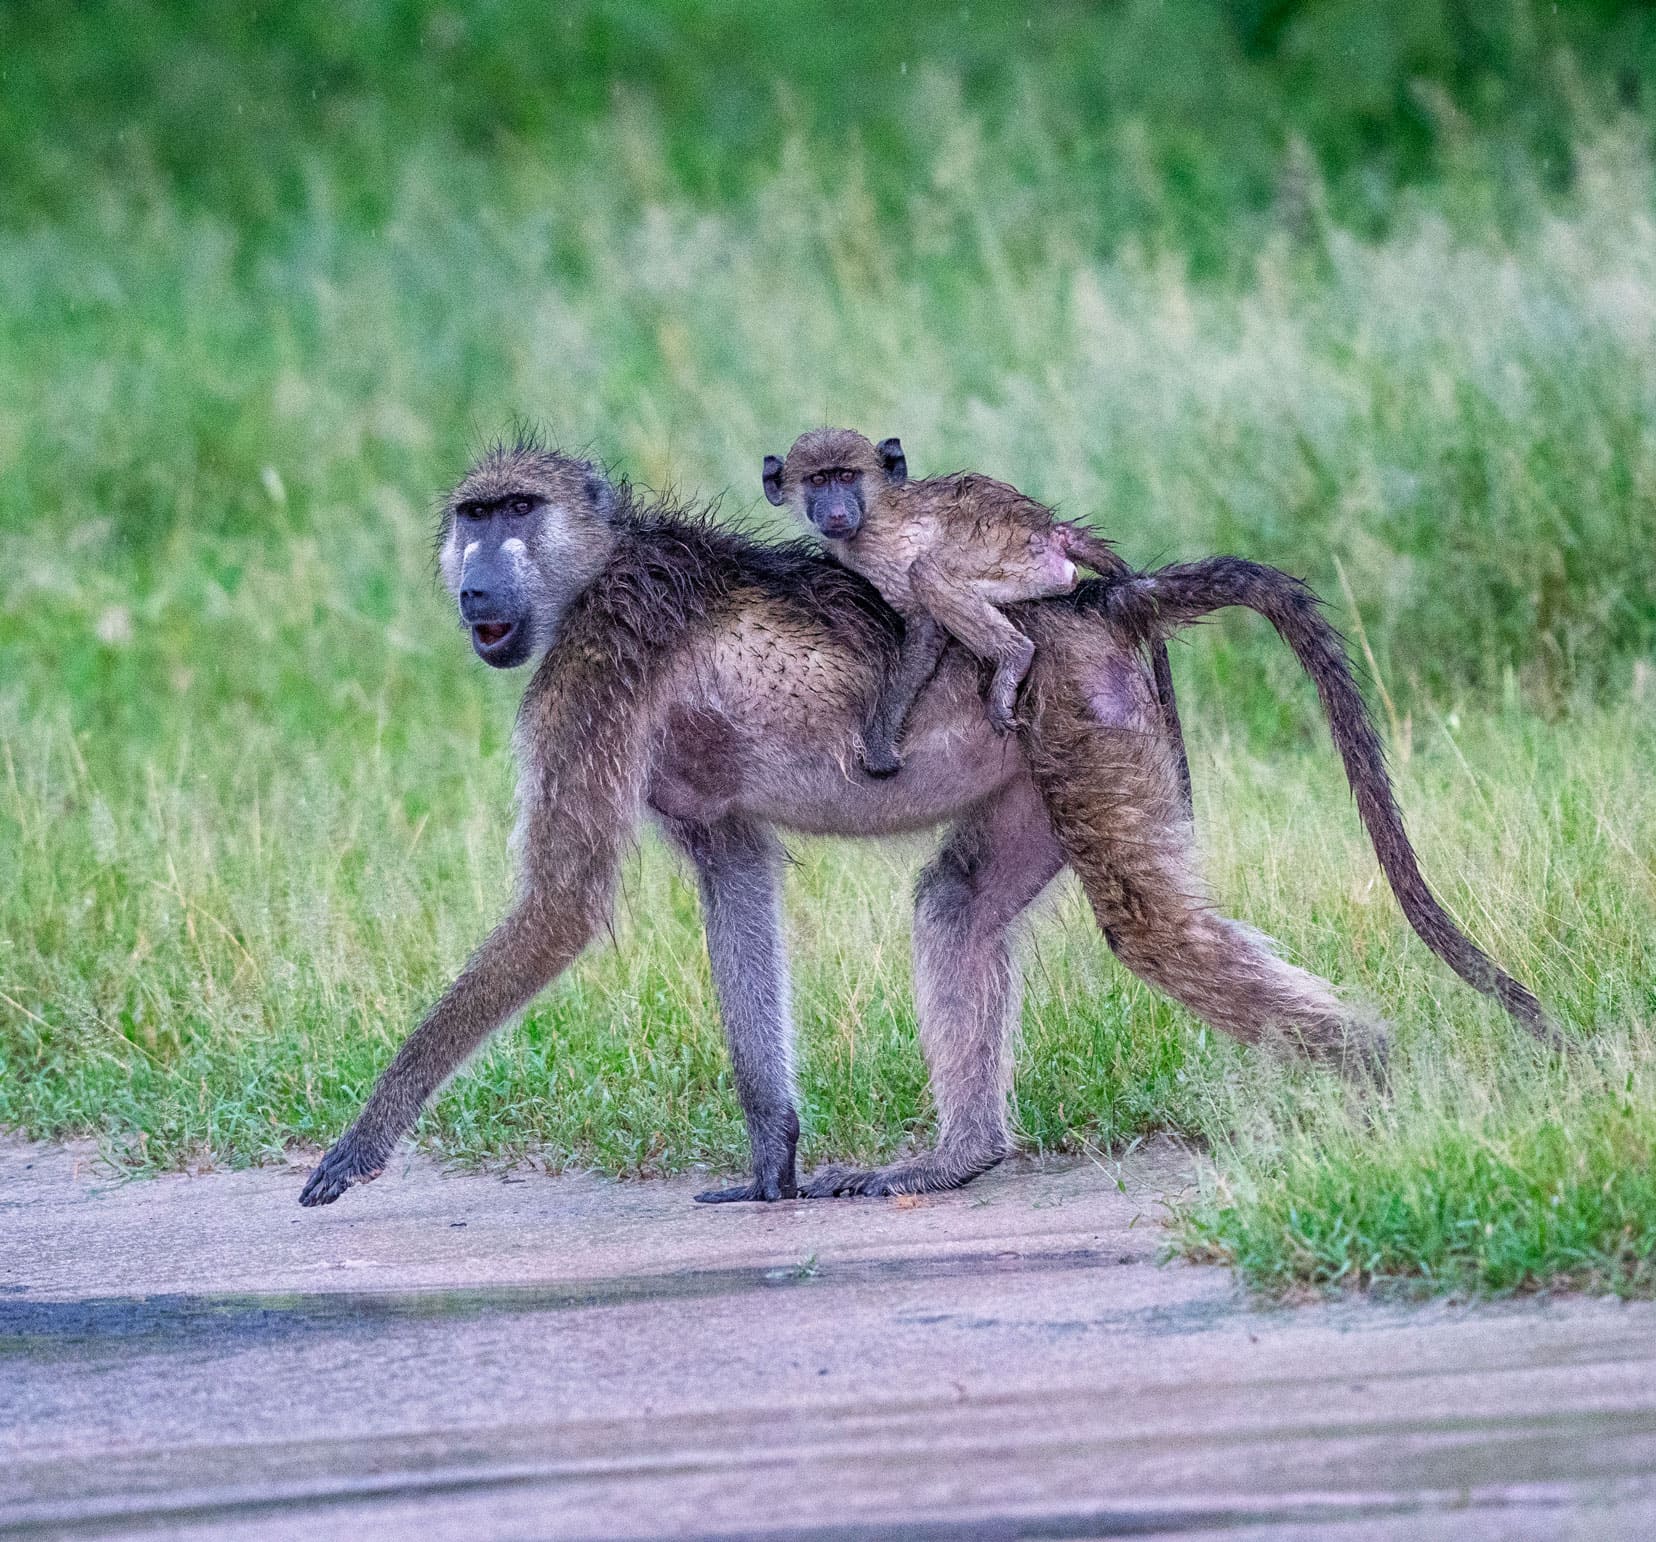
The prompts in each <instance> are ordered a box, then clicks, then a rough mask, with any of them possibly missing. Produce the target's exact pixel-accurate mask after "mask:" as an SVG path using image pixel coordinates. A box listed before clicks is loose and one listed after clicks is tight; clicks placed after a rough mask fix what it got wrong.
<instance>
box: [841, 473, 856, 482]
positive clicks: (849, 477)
mask: <svg viewBox="0 0 1656 1542" xmlns="http://www.w3.org/2000/svg"><path fill="white" fill-rule="evenodd" d="M839 479H840V481H842V482H855V481H856V480H857V473H856V472H855V471H842V472H840V474H839Z"/></svg>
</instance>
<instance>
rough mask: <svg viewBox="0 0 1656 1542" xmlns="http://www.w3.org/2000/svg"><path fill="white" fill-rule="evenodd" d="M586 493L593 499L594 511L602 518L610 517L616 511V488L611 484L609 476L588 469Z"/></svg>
mask: <svg viewBox="0 0 1656 1542" xmlns="http://www.w3.org/2000/svg"><path fill="white" fill-rule="evenodd" d="M586 495H587V497H588V498H590V499H591V500H592V508H593V512H594V513H595V514H597V516H598V517H599V518H600V519H608V518H610V516H611V515H613V514H614V513H615V489H614V488H613V487H612V486H610V481H609V478H608V477H606V476H603V475H602V474H600V473H599V472H596V471H588V472H587V475H586Z"/></svg>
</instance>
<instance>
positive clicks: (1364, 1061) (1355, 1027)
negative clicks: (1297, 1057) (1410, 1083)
mask: <svg viewBox="0 0 1656 1542" xmlns="http://www.w3.org/2000/svg"><path fill="white" fill-rule="evenodd" d="M1287 1041H1288V1043H1289V1045H1290V1046H1291V1047H1292V1048H1293V1049H1295V1050H1297V1051H1298V1052H1299V1053H1300V1054H1302V1055H1304V1056H1305V1057H1306V1058H1307V1059H1309V1060H1312V1061H1315V1062H1316V1063H1317V1064H1318V1065H1322V1066H1326V1067H1327V1068H1328V1069H1329V1070H1330V1071H1335V1072H1338V1073H1339V1075H1341V1076H1342V1077H1344V1078H1345V1079H1346V1081H1348V1082H1349V1083H1350V1084H1351V1085H1352V1086H1353V1088H1355V1089H1357V1090H1359V1091H1377V1092H1383V1091H1385V1090H1386V1088H1387V1086H1388V1085H1389V1084H1390V1070H1389V1067H1390V1061H1391V1032H1390V1030H1389V1029H1388V1028H1387V1027H1386V1025H1385V1024H1384V1023H1383V1022H1377V1021H1374V1020H1372V1019H1368V1018H1352V1019H1349V1020H1347V1021H1346V1022H1343V1023H1340V1024H1338V1025H1336V1026H1335V1027H1333V1028H1332V1029H1330V1030H1329V1031H1328V1032H1326V1033H1321V1034H1317V1035H1315V1036H1313V1035H1310V1034H1305V1035H1300V1036H1295V1035H1293V1034H1289V1035H1287Z"/></svg>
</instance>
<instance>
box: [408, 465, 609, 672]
mask: <svg viewBox="0 0 1656 1542" xmlns="http://www.w3.org/2000/svg"><path fill="white" fill-rule="evenodd" d="M614 507H615V490H614V488H612V487H611V486H610V484H609V482H608V481H607V480H606V479H605V477H604V475H603V474H602V473H601V472H600V471H599V470H598V469H597V468H596V467H594V466H592V465H590V464H589V463H587V462H586V461H581V460H573V459H571V458H570V457H568V456H564V455H558V454H555V453H553V452H552V451H549V450H540V449H534V448H515V449H496V450H491V451H490V452H489V453H488V454H486V455H485V456H484V457H483V458H482V460H480V461H479V462H478V463H477V464H476V465H475V466H473V467H472V469H471V470H470V471H468V472H467V473H466V475H465V477H464V479H463V480H462V481H461V483H460V485H459V486H458V487H456V488H455V490H454V491H453V493H452V494H450V496H449V498H448V501H447V502H446V503H445V504H444V506H443V525H442V530H441V532H440V534H439V537H438V548H437V567H438V570H439V571H440V572H441V574H442V576H443V582H444V583H445V584H446V585H447V586H448V590H449V593H450V594H452V595H453V596H454V598H455V602H456V604H458V605H459V607H460V619H461V620H462V621H463V622H464V623H465V624H466V626H467V627H468V628H469V629H470V631H471V639H472V647H473V648H474V649H476V651H477V656H478V657H479V658H480V659H482V660H483V662H484V663H485V664H491V665H493V666H494V667H495V668H496V669H511V668H513V667H514V666H516V665H518V664H522V663H524V662H525V661H526V660H528V659H530V658H533V657H534V656H535V655H536V654H537V653H542V652H544V651H545V650H546V649H547V648H549V647H551V646H552V644H553V643H554V642H555V641H556V640H557V635H558V626H559V623H560V622H561V621H562V619H563V615H564V612H565V611H566V610H568V608H569V606H570V604H571V603H572V602H573V601H574V600H575V599H576V598H577V597H578V596H579V595H580V593H581V591H582V590H584V589H585V588H586V587H587V585H588V584H590V583H591V582H592V580H593V579H594V578H595V577H597V575H598V573H599V571H600V570H601V569H602V568H603V566H604V563H605V561H606V560H607V559H608V557H609V554H610V550H611V548H612V547H613V546H614V543H615V532H614V529H613V527H612V525H611V516H612V514H613V512H614Z"/></svg>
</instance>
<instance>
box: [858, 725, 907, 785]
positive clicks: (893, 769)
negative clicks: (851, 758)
mask: <svg viewBox="0 0 1656 1542" xmlns="http://www.w3.org/2000/svg"><path fill="white" fill-rule="evenodd" d="M861 759H862V768H863V770H864V771H865V772H867V773H868V775H869V776H873V777H878V778H880V779H881V780H882V781H883V780H884V779H885V778H886V777H888V776H896V774H897V773H898V772H899V771H901V770H902V769H903V757H902V756H901V755H899V754H898V753H897V749H896V746H895V745H893V744H891V743H890V742H889V741H887V740H881V739H879V738H876V737H874V736H872V735H865V736H864V738H863V747H862V756H861Z"/></svg>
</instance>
